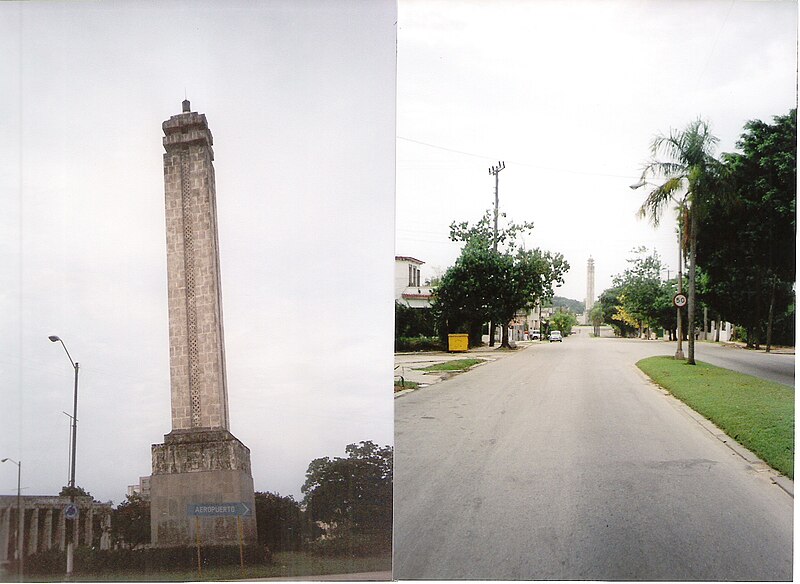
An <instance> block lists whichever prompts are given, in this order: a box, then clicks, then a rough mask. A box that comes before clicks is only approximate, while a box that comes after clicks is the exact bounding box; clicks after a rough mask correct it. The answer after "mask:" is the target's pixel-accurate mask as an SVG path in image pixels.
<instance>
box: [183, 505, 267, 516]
mask: <svg viewBox="0 0 800 584" xmlns="http://www.w3.org/2000/svg"><path fill="white" fill-rule="evenodd" d="M186 507H187V508H186V513H187V514H188V515H190V516H193V517H236V516H245V517H247V516H249V515H250V514H251V513H252V511H251V509H250V507H248V506H247V505H245V504H244V503H189V505H187V506H186Z"/></svg>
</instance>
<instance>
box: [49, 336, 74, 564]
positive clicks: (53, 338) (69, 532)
mask: <svg viewBox="0 0 800 584" xmlns="http://www.w3.org/2000/svg"><path fill="white" fill-rule="evenodd" d="M48 338H49V339H50V341H52V342H53V343H61V346H62V347H64V351H65V352H66V353H67V358H68V359H69V362H70V363H72V368H73V369H74V370H75V391H74V394H73V400H72V416H71V417H72V436H71V442H72V444H71V447H70V452H71V455H72V456H71V460H70V471H69V487H70V488H69V503H70V507H73V506H74V505H75V446H76V443H77V433H78V369H79V365H78V363H76V362H75V361H73V360H72V356H71V355H70V354H69V351H68V350H67V346H66V345H65V344H64V341H62V340H61V339H60V338H59V337H58V336H56V335H50V336H49V337H48ZM74 521H77V517H76V518H75V519H70V520H69V529H68V530H67V578H70V577H71V576H72V564H73V561H72V560H73V550H74V542H73V541H72V540H73V539H74V532H75V528H74V525H73V522H74Z"/></svg>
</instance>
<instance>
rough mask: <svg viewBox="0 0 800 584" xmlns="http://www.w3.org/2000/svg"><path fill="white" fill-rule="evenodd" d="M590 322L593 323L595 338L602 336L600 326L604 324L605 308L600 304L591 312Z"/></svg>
mask: <svg viewBox="0 0 800 584" xmlns="http://www.w3.org/2000/svg"><path fill="white" fill-rule="evenodd" d="M589 322H591V323H592V328H593V329H594V336H596V337H599V336H600V325H601V324H603V306H602V305H601V304H600V303H599V302H598V303H597V304H595V305H594V306H592V309H591V310H590V311H589Z"/></svg>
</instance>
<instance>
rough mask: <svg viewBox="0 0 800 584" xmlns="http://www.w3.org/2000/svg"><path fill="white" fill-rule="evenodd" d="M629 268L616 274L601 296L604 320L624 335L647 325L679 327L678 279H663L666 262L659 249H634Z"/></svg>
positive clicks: (654, 327) (618, 333) (634, 332)
mask: <svg viewBox="0 0 800 584" xmlns="http://www.w3.org/2000/svg"><path fill="white" fill-rule="evenodd" d="M633 254H634V256H633V257H632V258H630V259H628V264H629V267H628V269H626V270H625V271H624V272H623V273H622V274H617V275H615V276H614V277H613V279H612V283H613V284H614V285H613V287H612V288H609V289H607V290H605V291H603V293H602V294H601V295H600V299H599V301H598V304H599V305H600V306H601V309H600V311H601V316H602V321H603V322H605V323H606V324H608V325H611V327H612V328H614V331H615V333H616V334H617V335H619V336H622V337H629V336H634V335H635V334H637V333H638V332H639V331H640V330H642V329H644V328H647V327H649V328H651V329H658V328H664V329H667V330H672V329H673V328H674V327H675V326H676V320H677V319H676V315H675V308H674V307H673V305H672V297H673V296H674V295H675V293H676V292H677V281H675V280H673V281H670V282H663V281H662V280H661V272H662V271H663V265H662V264H661V260H660V258H659V257H658V254H657V253H656V252H653V254H652V255H647V249H646V248H643V247H640V248H637V249H634V250H633Z"/></svg>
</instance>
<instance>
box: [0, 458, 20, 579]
mask: <svg viewBox="0 0 800 584" xmlns="http://www.w3.org/2000/svg"><path fill="white" fill-rule="evenodd" d="M6 461H8V462H13V463H14V464H16V465H17V572H18V576H19V581H20V582H22V562H23V559H22V558H23V547H22V542H23V538H24V537H25V515H24V513H23V510H22V491H21V488H20V484H21V483H20V481H21V480H22V461H21V460H20V461H19V462H17V461H16V460H14V459H13V458H3V459H2V460H0V462H6Z"/></svg>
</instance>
